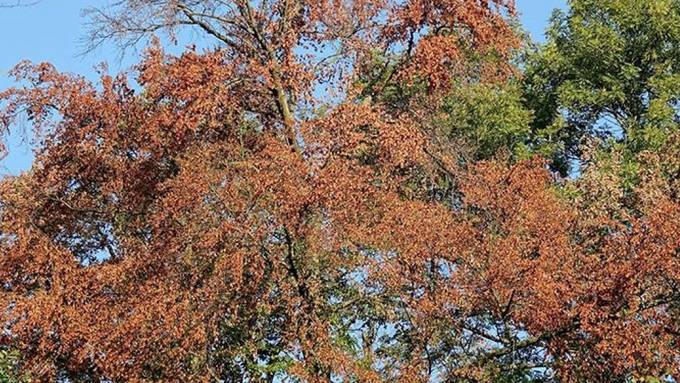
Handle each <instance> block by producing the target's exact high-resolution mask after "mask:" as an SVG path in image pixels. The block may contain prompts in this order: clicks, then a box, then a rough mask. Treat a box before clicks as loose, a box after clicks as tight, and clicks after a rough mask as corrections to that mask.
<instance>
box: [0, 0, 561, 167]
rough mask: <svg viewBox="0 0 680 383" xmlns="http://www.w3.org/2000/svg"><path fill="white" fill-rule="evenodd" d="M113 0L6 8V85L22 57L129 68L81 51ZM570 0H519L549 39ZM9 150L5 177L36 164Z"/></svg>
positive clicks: (111, 54) (105, 53)
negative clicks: (95, 12) (94, 10)
mask: <svg viewBox="0 0 680 383" xmlns="http://www.w3.org/2000/svg"><path fill="white" fill-rule="evenodd" d="M109 1H110V0H109ZM107 2H108V1H107V0H43V1H42V2H41V3H39V4H37V5H35V6H32V7H27V8H12V9H0V36H2V37H0V47H1V51H2V55H0V89H5V88H7V87H9V86H11V85H12V80H11V79H10V78H9V77H8V76H7V71H8V70H9V69H10V68H12V67H13V66H14V65H15V64H16V63H17V62H19V61H21V60H31V61H34V62H42V61H48V62H51V63H52V64H54V65H55V66H56V67H57V68H58V69H59V70H62V71H68V72H72V73H78V74H82V75H84V76H86V77H88V78H90V79H95V78H96V76H97V75H96V71H95V69H94V68H95V66H96V65H97V64H99V63H101V62H107V63H108V65H109V70H110V71H111V72H118V71H120V70H123V69H126V68H127V67H129V66H130V65H131V64H132V63H134V61H135V57H134V55H128V56H126V58H125V59H124V60H122V61H121V60H119V56H118V52H117V51H116V50H115V49H114V47H112V46H104V47H102V48H100V49H99V50H97V51H95V52H93V53H90V54H88V55H86V56H79V55H78V54H79V53H80V52H81V50H82V41H81V40H82V38H83V36H84V35H85V26H84V25H83V23H84V21H85V20H84V19H83V18H82V17H81V10H82V9H83V8H86V7H88V6H101V5H105V4H107ZM565 3H566V0H517V6H518V8H519V10H520V12H521V19H522V23H523V24H524V27H525V28H526V29H527V30H528V31H529V32H530V33H531V34H532V36H533V38H534V39H535V40H538V41H541V40H542V39H543V32H544V30H545V27H546V25H547V21H548V18H549V17H550V14H551V13H552V10H553V9H555V8H563V7H564V6H565ZM8 145H9V149H10V151H9V155H8V156H6V157H5V158H3V159H1V160H0V177H2V176H3V175H6V174H17V173H19V172H20V171H22V170H25V169H27V168H28V167H30V162H31V149H30V147H29V145H28V144H27V143H25V142H22V141H21V139H20V136H19V135H17V134H13V135H10V137H9V138H8Z"/></svg>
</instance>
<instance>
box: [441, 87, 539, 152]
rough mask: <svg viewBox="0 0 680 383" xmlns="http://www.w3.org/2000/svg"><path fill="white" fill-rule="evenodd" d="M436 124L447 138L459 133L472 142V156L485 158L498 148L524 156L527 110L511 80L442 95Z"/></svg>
mask: <svg viewBox="0 0 680 383" xmlns="http://www.w3.org/2000/svg"><path fill="white" fill-rule="evenodd" d="M443 110H444V118H443V119H442V121H440V122H439V126H440V127H441V128H443V129H444V130H445V133H446V134H447V135H448V136H449V138H453V137H463V138H464V139H465V140H466V141H468V142H471V143H472V144H473V145H474V146H475V149H476V150H475V151H476V153H475V157H476V159H489V158H491V157H492V156H493V155H494V154H495V153H497V152H498V151H499V150H501V149H508V150H509V151H510V152H512V153H515V154H518V155H519V156H524V155H525V154H526V152H527V147H526V145H525V140H526V138H527V137H528V135H529V132H530V131H529V124H530V122H531V117H532V116H531V112H530V111H529V110H527V109H526V108H525V107H524V106H523V104H522V93H521V90H520V88H519V87H518V86H517V85H516V84H514V83H511V84H502V85H487V84H472V85H469V86H464V87H461V88H457V89H455V90H453V91H452V92H451V94H450V95H449V96H448V97H446V99H445V100H444V105H443Z"/></svg>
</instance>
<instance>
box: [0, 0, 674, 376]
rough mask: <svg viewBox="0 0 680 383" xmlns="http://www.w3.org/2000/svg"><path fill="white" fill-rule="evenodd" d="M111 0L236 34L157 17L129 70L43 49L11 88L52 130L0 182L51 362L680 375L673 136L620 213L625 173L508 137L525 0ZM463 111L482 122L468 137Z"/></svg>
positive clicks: (18, 339) (8, 262) (17, 282)
mask: <svg viewBox="0 0 680 383" xmlns="http://www.w3.org/2000/svg"><path fill="white" fill-rule="evenodd" d="M95 12H96V13H93V14H92V15H94V16H93V17H94V22H95V24H94V25H95V29H94V31H95V32H94V33H95V37H101V38H110V37H111V38H117V39H119V40H117V41H122V44H123V45H126V44H129V43H134V42H135V41H137V40H138V38H141V37H143V36H146V35H147V33H150V32H152V31H156V30H163V29H166V28H170V30H172V28H179V27H181V26H186V25H189V26H192V27H194V28H198V29H199V30H202V31H204V32H205V33H207V34H208V35H210V36H213V37H215V39H216V40H215V43H216V46H215V47H214V48H213V49H209V50H206V51H204V52H198V51H197V50H195V49H188V50H187V51H186V52H185V53H183V54H182V55H180V56H177V57H173V56H169V55H167V54H165V53H164V52H163V49H162V48H161V47H160V44H159V43H158V42H156V43H154V44H152V45H151V46H150V47H149V48H148V49H147V50H146V53H145V55H144V57H143V59H142V60H141V62H140V63H139V64H138V65H137V67H136V68H135V72H134V76H135V77H134V79H130V78H127V77H126V76H122V75H121V76H117V77H111V76H108V75H103V76H102V78H101V82H100V83H99V84H97V85H94V84H91V83H89V82H87V81H85V80H84V79H82V78H80V77H77V76H73V75H67V74H63V73H59V72H58V71H56V70H55V69H54V68H53V67H52V66H51V65H49V64H31V63H22V64H20V65H18V66H17V67H16V68H15V70H14V74H15V75H16V76H17V78H18V81H20V82H22V85H23V86H18V87H16V88H13V89H9V90H7V91H4V92H3V93H1V94H0V99H1V100H3V109H2V111H3V112H2V114H1V115H0V117H2V119H0V121H2V123H3V128H4V129H11V128H13V126H14V125H13V124H14V123H15V121H16V118H17V117H18V116H20V115H26V116H27V117H28V120H29V122H30V124H31V126H32V127H33V128H34V129H35V130H36V132H38V134H39V136H40V137H41V143H40V146H39V148H38V151H37V155H36V160H35V162H34V164H33V167H32V169H31V170H30V171H28V172H26V173H23V174H21V175H19V176H16V177H11V178H6V179H3V180H2V182H0V281H2V294H1V295H0V297H1V302H2V306H3V307H5V308H6V310H3V311H2V314H0V315H1V318H2V322H3V324H5V326H6V328H7V331H5V332H3V333H2V338H1V339H2V342H3V344H6V345H8V346H11V347H12V348H13V349H16V350H18V351H20V353H21V356H22V367H23V368H24V369H25V370H26V371H27V372H30V375H31V377H35V379H39V380H44V381H55V380H56V381H58V380H62V381H74V382H76V381H83V382H90V381H114V382H118V381H227V382H239V381H262V382H274V381H293V382H294V381H309V382H330V381H347V382H355V381H357V382H358V381H361V382H382V381H390V380H397V381H403V382H427V381H531V380H535V381H536V380H551V379H552V380H556V379H560V380H563V381H598V380H600V381H602V380H605V379H609V380H616V379H619V380H621V381H625V380H630V379H637V378H643V377H649V376H655V377H663V376H666V375H672V374H675V375H674V376H676V377H677V374H678V368H679V366H678V364H677V363H678V360H677V351H676V350H677V349H678V348H677V346H678V340H679V337H678V333H679V332H680V323H678V321H677V307H678V306H679V305H678V295H677V292H678V289H677V286H678V282H679V281H680V274H678V270H680V268H678V266H680V265H678V263H679V262H680V257H678V248H680V243H679V241H680V239H679V237H680V236H678V235H677V234H678V233H680V226H679V225H680V204H679V201H678V195H677V181H674V180H672V177H668V176H669V175H671V174H673V172H676V171H677V166H675V165H676V162H670V163H669V165H668V164H666V162H667V160H669V159H672V158H673V153H674V151H675V150H676V149H677V143H674V142H675V141H672V140H669V141H668V142H667V143H666V144H664V146H663V150H659V151H658V152H657V153H648V152H647V153H643V154H640V161H641V163H642V162H643V161H644V163H645V164H646V165H645V169H647V170H648V174H645V177H643V178H641V180H640V182H639V183H637V184H636V185H634V186H633V189H634V190H635V192H636V195H637V196H639V201H640V202H639V204H638V207H639V209H638V211H639V214H637V215H631V216H625V217H623V216H622V213H625V212H626V211H623V210H621V209H618V208H617V205H616V204H615V203H612V204H606V205H605V206H602V205H601V204H600V202H601V199H600V198H599V195H600V194H599V193H604V192H606V191H607V190H611V189H608V188H609V187H611V184H610V183H608V182H607V181H608V180H607V179H601V178H598V177H599V176H600V175H602V174H603V173H599V172H598V173H593V175H592V176H590V175H589V174H588V175H584V177H583V179H582V180H581V181H579V182H578V183H565V182H562V183H560V182H555V181H556V179H555V175H554V174H552V173H551V172H549V171H548V170H547V169H546V163H545V162H544V161H543V160H541V159H539V158H533V159H528V160H517V161H499V160H497V159H496V160H494V159H493V158H494V156H492V155H491V154H490V153H491V152H493V151H494V150H496V149H499V148H502V147H504V146H505V143H506V142H507V143H509V144H508V146H509V147H510V148H512V149H514V147H513V146H515V144H518V143H524V142H528V139H525V140H522V139H521V137H522V135H524V134H526V133H524V132H526V130H527V129H523V128H522V124H523V123H524V122H525V121H526V120H527V119H528V114H529V113H527V112H526V111H525V110H523V109H521V108H520V107H519V106H518V103H519V102H520V101H519V100H518V98H519V97H518V96H517V93H518V91H517V89H516V88H514V90H513V88H505V85H506V84H505V83H503V82H502V81H503V80H504V79H506V78H507V77H508V76H512V75H513V73H514V72H515V71H514V70H513V69H512V66H511V61H510V58H511V57H512V55H513V51H514V50H515V49H516V48H517V46H518V44H519V39H518V38H517V36H516V35H515V33H514V32H513V28H512V27H511V26H510V24H509V22H508V21H507V20H506V16H508V15H511V14H512V12H513V9H512V6H511V3H506V2H502V1H495V2H488V1H462V0H460V1H459V0H442V1H418V0H412V1H408V2H378V1H353V2H335V1H333V2H330V1H329V2H323V1H322V2H318V1H315V2H306V1H292V0H281V1H263V2H243V1H236V2H222V1H167V2H166V1H147V0H128V1H123V2H120V3H117V6H114V8H112V9H108V10H102V11H95ZM121 38H122V39H123V40H120V39H121ZM314 48H316V50H314ZM330 48H336V50H333V51H332V52H333V53H331V50H330ZM376 62H377V63H378V64H379V65H375V64H376ZM491 62H496V63H501V64H502V65H501V69H502V70H500V71H498V70H492V69H491V67H492V65H488V63H491ZM499 81H500V82H501V83H500V84H498V82H499ZM461 84H463V85H464V86H460V85H461ZM414 89H415V90H416V91H414V92H413V94H414V95H415V96H413V97H411V94H409V93H408V92H407V91H410V90H414ZM471 89H472V91H471ZM508 89H509V90H508ZM474 90H479V92H475V91H474ZM319 94H321V96H320V95H319ZM423 100H426V101H427V100H429V101H431V102H432V104H431V106H432V107H433V108H440V107H442V106H443V107H445V108H447V107H448V109H446V112H448V116H449V117H450V118H449V120H445V122H437V123H435V122H433V121H436V120H435V119H432V118H430V117H432V116H428V115H427V112H428V111H429V110H431V109H428V107H427V106H428V103H427V102H423ZM454 100H455V101H454ZM491 102H494V103H497V104H493V105H487V104H486V103H491ZM459 103H462V104H463V105H465V106H464V107H462V108H460V107H459ZM475 103H484V104H485V105H483V106H481V105H480V106H479V108H478V109H475V108H473V106H475V105H474V104H475ZM497 113H508V117H509V118H508V120H503V119H493V118H492V117H495V114H497ZM477 115H478V116H481V117H483V118H484V120H485V121H488V124H487V125H483V126H486V127H488V128H486V129H484V130H477V129H476V128H475V126H474V124H472V123H470V121H471V120H472V118H470V117H468V116H477ZM439 116H440V115H439ZM439 116H438V117H439ZM460 116H463V117H460ZM461 122H463V123H465V124H463V125H460V124H461ZM447 124H450V126H451V127H452V128H451V129H448V126H447ZM442 127H443V128H442ZM439 128H442V129H439ZM454 129H456V130H461V131H463V132H465V134H461V135H460V136H461V137H465V139H468V137H480V138H481V140H480V141H481V142H482V143H483V145H480V147H479V150H478V151H476V152H475V154H474V155H471V156H469V157H466V161H460V156H459V154H460V151H456V150H451V149H455V148H453V146H454V145H453V143H454V142H455V141H454V140H451V139H450V135H447V130H454ZM454 136H458V133H456V134H454ZM466 136H467V137H466ZM518 146H519V145H518ZM516 159H519V158H516ZM588 193H591V194H588ZM607 201H609V200H607ZM612 209H613V210H612Z"/></svg>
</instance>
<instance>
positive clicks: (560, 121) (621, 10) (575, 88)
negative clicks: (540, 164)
mask: <svg viewBox="0 0 680 383" xmlns="http://www.w3.org/2000/svg"><path fill="white" fill-rule="evenodd" d="M679 69H680V1H678V0H650V1H639V0H570V1H569V11H568V12H563V11H556V12H555V13H554V15H553V17H552V24H551V26H550V28H549V30H548V41H547V43H546V44H545V45H544V46H542V47H540V48H538V49H537V50H536V51H535V52H533V53H531V54H529V55H528V58H527V62H526V68H525V70H526V73H525V78H524V87H525V93H526V95H525V97H526V101H527V105H528V106H529V108H530V109H532V110H533V111H534V113H535V118H534V121H533V124H532V130H533V135H534V144H535V147H537V148H540V150H542V151H544V152H545V153H547V154H549V155H550V156H552V158H553V164H554V167H555V168H556V169H557V170H559V171H560V172H562V173H563V174H566V173H568V172H569V170H570V169H569V168H570V166H569V164H570V162H571V161H572V160H580V159H582V150H581V147H582V145H583V143H584V142H586V141H588V139H589V138H592V137H600V138H609V139H612V140H616V141H619V142H621V143H623V144H624V146H625V149H626V150H627V151H630V152H632V153H637V152H640V151H642V150H645V149H656V148H659V147H660V146H661V145H663V143H664V142H665V140H666V138H667V137H668V135H669V134H671V133H672V132H673V131H677V129H678V110H677V106H678V105H677V104H678V97H679V96H680V74H678V72H679Z"/></svg>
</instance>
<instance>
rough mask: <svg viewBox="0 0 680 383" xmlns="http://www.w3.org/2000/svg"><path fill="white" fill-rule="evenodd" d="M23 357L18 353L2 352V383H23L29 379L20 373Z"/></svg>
mask: <svg viewBox="0 0 680 383" xmlns="http://www.w3.org/2000/svg"><path fill="white" fill-rule="evenodd" d="M20 359H21V355H20V354H19V353H18V352H16V351H9V350H0V383H23V382H28V381H29V380H28V378H27V377H26V376H24V375H23V374H22V373H21V372H20V371H19V362H20Z"/></svg>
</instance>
